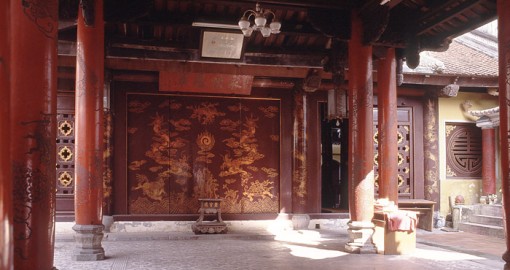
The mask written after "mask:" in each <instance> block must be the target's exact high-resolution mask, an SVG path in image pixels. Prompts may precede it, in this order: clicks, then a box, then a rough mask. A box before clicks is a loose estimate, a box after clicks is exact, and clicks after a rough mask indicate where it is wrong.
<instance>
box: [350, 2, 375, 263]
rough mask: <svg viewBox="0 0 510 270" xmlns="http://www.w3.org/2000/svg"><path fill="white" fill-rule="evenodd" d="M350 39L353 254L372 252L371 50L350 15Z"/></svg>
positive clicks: (358, 23) (355, 16) (358, 22)
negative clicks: (364, 42)
mask: <svg viewBox="0 0 510 270" xmlns="http://www.w3.org/2000/svg"><path fill="white" fill-rule="evenodd" d="M351 21H352V22H351V24H352V30H351V39H350V40H349V105H348V106H349V118H350V119H349V131H350V134H349V214H350V216H351V220H350V221H349V223H348V225H349V228H348V231H349V242H348V243H347V244H346V246H345V247H346V250H347V251H349V252H353V253H375V252H376V249H375V246H374V244H373V243H372V234H373V230H374V224H373V223H372V218H373V216H374V161H373V160H374V149H373V148H374V144H373V142H372V135H373V133H372V126H373V104H372V98H373V85H372V47H371V46H364V45H363V44H362V34H363V25H362V22H361V19H360V17H359V16H358V13H357V12H356V11H354V12H353V13H352V19H351Z"/></svg>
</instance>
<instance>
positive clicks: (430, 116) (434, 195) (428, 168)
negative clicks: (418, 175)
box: [423, 96, 439, 202]
mask: <svg viewBox="0 0 510 270" xmlns="http://www.w3.org/2000/svg"><path fill="white" fill-rule="evenodd" d="M424 104H425V110H424V122H425V128H424V135H423V137H424V141H423V142H424V152H425V159H424V161H425V162H424V165H425V166H424V169H425V199H427V200H432V201H436V202H439V177H438V175H439V169H438V168H439V164H438V163H439V159H438V156H439V150H438V145H437V142H438V137H437V136H438V132H437V116H436V112H437V111H436V109H437V97H434V96H429V97H427V100H426V101H425V103H424Z"/></svg>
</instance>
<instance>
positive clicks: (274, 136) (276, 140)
mask: <svg viewBox="0 0 510 270" xmlns="http://www.w3.org/2000/svg"><path fill="white" fill-rule="evenodd" d="M269 138H270V139H271V141H273V142H279V141H280V136H279V135H274V134H272V135H269Z"/></svg>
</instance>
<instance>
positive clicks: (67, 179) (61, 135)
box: [56, 113, 75, 197]
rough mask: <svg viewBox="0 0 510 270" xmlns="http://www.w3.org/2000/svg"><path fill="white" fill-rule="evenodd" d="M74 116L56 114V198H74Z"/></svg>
mask: <svg viewBox="0 0 510 270" xmlns="http://www.w3.org/2000/svg"><path fill="white" fill-rule="evenodd" d="M74 158H75V151H74V114H70V113H58V114H57V179H56V181H57V197H72V196H74Z"/></svg>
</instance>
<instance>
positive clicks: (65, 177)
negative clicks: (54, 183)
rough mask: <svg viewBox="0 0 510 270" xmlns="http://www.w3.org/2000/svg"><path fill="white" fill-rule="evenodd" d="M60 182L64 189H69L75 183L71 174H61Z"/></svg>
mask: <svg viewBox="0 0 510 270" xmlns="http://www.w3.org/2000/svg"><path fill="white" fill-rule="evenodd" d="M58 182H59V184H60V185H61V186H63V187H69V186H70V185H71V184H72V183H73V176H71V174H70V173H69V172H66V171H64V172H61V173H60V174H59V176H58Z"/></svg>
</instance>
